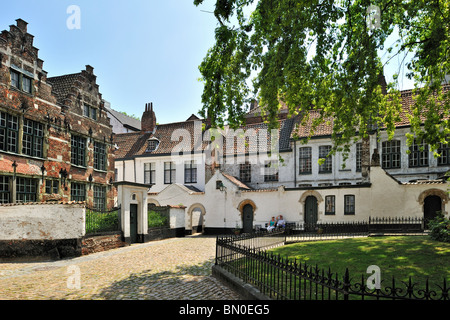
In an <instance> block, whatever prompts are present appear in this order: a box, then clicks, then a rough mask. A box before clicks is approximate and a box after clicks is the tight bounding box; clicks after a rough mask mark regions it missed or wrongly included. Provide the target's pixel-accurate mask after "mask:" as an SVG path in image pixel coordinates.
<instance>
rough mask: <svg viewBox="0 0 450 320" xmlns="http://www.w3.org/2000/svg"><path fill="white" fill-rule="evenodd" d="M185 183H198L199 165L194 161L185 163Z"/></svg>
mask: <svg viewBox="0 0 450 320" xmlns="http://www.w3.org/2000/svg"><path fill="white" fill-rule="evenodd" d="M184 182H185V183H197V164H196V163H195V161H193V160H192V161H186V162H185V163H184Z"/></svg>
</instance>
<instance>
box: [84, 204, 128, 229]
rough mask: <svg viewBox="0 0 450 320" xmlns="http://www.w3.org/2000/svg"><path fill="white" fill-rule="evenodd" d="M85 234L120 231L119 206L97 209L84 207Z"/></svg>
mask: <svg viewBox="0 0 450 320" xmlns="http://www.w3.org/2000/svg"><path fill="white" fill-rule="evenodd" d="M85 223H86V234H87V235H93V234H97V233H104V232H113V231H114V232H115V231H120V207H116V208H112V209H110V210H99V209H95V208H89V207H86V222H85Z"/></svg>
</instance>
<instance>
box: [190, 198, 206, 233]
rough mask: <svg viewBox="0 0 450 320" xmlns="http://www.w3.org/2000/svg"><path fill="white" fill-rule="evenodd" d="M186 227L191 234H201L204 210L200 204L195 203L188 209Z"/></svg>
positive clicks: (203, 226) (203, 228)
mask: <svg viewBox="0 0 450 320" xmlns="http://www.w3.org/2000/svg"><path fill="white" fill-rule="evenodd" d="M187 212H188V226H187V229H188V230H190V231H191V232H192V233H196V232H201V233H203V232H204V230H205V217H204V216H205V214H206V209H205V207H204V206H203V205H202V204H201V203H195V204H193V205H191V206H190V207H189V209H188V211H187Z"/></svg>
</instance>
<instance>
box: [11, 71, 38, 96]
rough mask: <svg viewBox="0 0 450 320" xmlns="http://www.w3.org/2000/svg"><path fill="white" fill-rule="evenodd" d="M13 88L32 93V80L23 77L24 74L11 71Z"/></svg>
mask: <svg viewBox="0 0 450 320" xmlns="http://www.w3.org/2000/svg"><path fill="white" fill-rule="evenodd" d="M10 75H11V86H13V87H14V88H17V89H19V90H22V91H25V92H27V93H32V83H33V81H32V79H31V78H30V77H27V76H25V75H23V74H22V73H20V72H18V71H15V70H12V69H11V70H10Z"/></svg>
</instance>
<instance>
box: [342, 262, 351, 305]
mask: <svg viewBox="0 0 450 320" xmlns="http://www.w3.org/2000/svg"><path fill="white" fill-rule="evenodd" d="M343 289H344V300H348V296H349V291H350V276H349V274H348V268H346V269H345V275H344V283H343Z"/></svg>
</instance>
